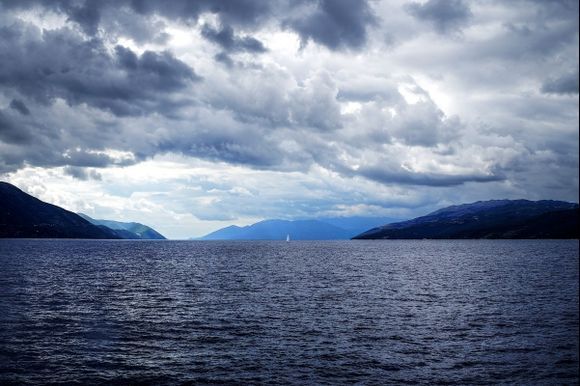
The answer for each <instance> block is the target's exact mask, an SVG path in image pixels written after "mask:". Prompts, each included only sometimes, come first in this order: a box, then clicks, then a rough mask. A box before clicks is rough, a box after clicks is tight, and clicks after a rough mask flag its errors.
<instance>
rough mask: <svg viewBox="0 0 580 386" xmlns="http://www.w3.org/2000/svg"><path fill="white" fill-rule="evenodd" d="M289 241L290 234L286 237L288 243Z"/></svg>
mask: <svg viewBox="0 0 580 386" xmlns="http://www.w3.org/2000/svg"><path fill="white" fill-rule="evenodd" d="M289 241H290V235H289V234H287V235H286V242H289Z"/></svg>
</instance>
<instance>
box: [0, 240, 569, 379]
mask: <svg viewBox="0 0 580 386" xmlns="http://www.w3.org/2000/svg"><path fill="white" fill-rule="evenodd" d="M578 249H579V247H578V241H489V240H488V241H484V240H481V241H475V240H473V241H341V242H298V241H296V242H294V241H293V242H290V243H285V242H187V241H184V242H178V241H161V242H151V241H72V240H68V241H58V240H0V384H11V383H17V384H18V383H34V384H50V383H69V384H86V383H91V384H98V383H102V384H132V383H138V382H140V383H142V384H183V383H191V384H209V383H238V384H329V385H337V384H352V383H359V384H418V383H424V384H449V383H453V384H474V383H475V384H478V383H481V384H489V383H504V384H509V383H513V384H526V385H530V384H577V383H578V376H579V374H578V340H579V339H578V334H579V330H578V328H579V322H578Z"/></svg>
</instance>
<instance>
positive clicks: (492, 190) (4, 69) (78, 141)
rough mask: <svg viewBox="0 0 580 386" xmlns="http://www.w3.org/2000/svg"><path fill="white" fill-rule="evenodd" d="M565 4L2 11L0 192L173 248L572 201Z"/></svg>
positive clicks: (58, 6)
mask: <svg viewBox="0 0 580 386" xmlns="http://www.w3.org/2000/svg"><path fill="white" fill-rule="evenodd" d="M578 8H579V7H578V1H565V0H562V1H557V0H553V1H541V0H538V1H531V0H530V1H524V0H521V1H520V0H514V1H500V0H497V1H494V0H481V1H479V0H474V1H465V0H428V1H374V0H368V1H365V0H320V1H305V0H275V1H274V0H236V1H228V0H198V1H186V0H172V1H155V0H115V1H112V0H102V1H83V0H53V1H37V0H0V58H2V59H1V60H0V179H1V180H4V181H8V182H10V183H13V184H15V185H16V186H18V187H19V188H21V189H23V190H24V191H26V192H28V193H30V194H33V195H35V196H36V197H38V198H40V199H42V200H44V201H47V202H50V203H53V204H56V205H59V206H62V207H64V208H66V209H68V210H72V211H75V212H82V213H85V214H88V215H89V216H91V217H94V218H104V219H112V220H119V221H138V222H142V223H145V224H147V225H150V226H153V227H154V228H155V229H156V230H158V231H159V232H161V233H162V234H164V235H166V236H167V237H170V238H189V237H195V236H201V235H204V234H206V233H208V232H210V231H213V230H216V229H218V228H221V227H224V226H227V225H230V224H237V225H247V224H250V223H253V222H256V221H259V220H262V219H267V218H280V219H304V218H317V217H329V216H335V217H341V216H345V217H347V216H387V217H395V218H410V217H415V216H418V215H423V214H426V213H428V212H431V211H433V210H435V209H439V208H441V207H444V206H448V205H453V204H459V203H467V202H474V201H478V200H489V199H516V198H517V199H519V198H524V199H530V200H540V199H554V200H566V201H573V202H578V194H579V188H578V171H579V167H578V150H579V114H578V102H579V99H578V57H579V53H578V43H579V41H578V40H579V39H578V28H579V27H578Z"/></svg>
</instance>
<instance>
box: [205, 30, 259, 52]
mask: <svg viewBox="0 0 580 386" xmlns="http://www.w3.org/2000/svg"><path fill="white" fill-rule="evenodd" d="M201 34H202V36H203V37H205V38H206V39H208V40H210V41H211V42H213V43H215V44H217V45H219V46H220V47H221V48H222V49H224V50H225V51H227V52H252V53H263V52H266V47H264V44H262V42H261V41H259V40H257V39H255V38H253V37H251V36H244V37H238V36H235V34H234V29H233V28H232V27H230V26H228V25H226V26H222V27H221V29H219V30H218V29H214V28H212V27H210V26H208V25H205V26H204V27H203V28H202V30H201Z"/></svg>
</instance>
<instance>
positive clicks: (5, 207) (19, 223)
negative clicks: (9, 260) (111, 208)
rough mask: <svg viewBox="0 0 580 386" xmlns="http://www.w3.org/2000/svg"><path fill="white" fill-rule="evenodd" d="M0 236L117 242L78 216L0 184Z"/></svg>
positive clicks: (113, 236) (108, 230) (111, 232)
mask: <svg viewBox="0 0 580 386" xmlns="http://www.w3.org/2000/svg"><path fill="white" fill-rule="evenodd" d="M0 237H11V238H85V239H118V238H120V237H119V236H118V235H117V234H115V233H114V232H113V231H111V230H110V229H108V228H106V227H99V226H96V225H93V224H91V223H90V222H89V221H87V220H85V219H84V218H82V217H80V216H79V215H77V214H75V213H73V212H69V211H68V210H65V209H63V208H60V207H58V206H56V205H52V204H48V203H46V202H43V201H40V200H39V199H37V198H35V197H33V196H31V195H29V194H27V193H24V192H23V191H22V190H20V189H18V188H17V187H16V186H14V185H11V184H9V183H7V182H1V181H0Z"/></svg>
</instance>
